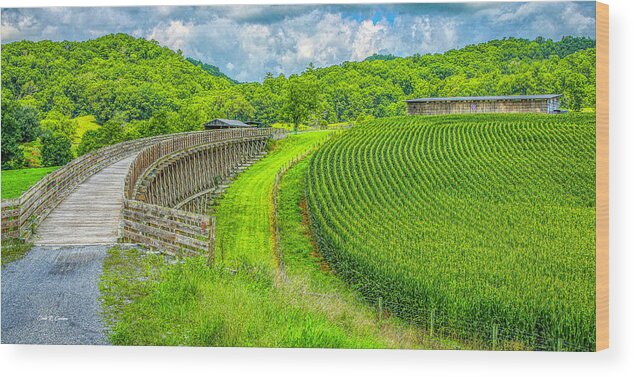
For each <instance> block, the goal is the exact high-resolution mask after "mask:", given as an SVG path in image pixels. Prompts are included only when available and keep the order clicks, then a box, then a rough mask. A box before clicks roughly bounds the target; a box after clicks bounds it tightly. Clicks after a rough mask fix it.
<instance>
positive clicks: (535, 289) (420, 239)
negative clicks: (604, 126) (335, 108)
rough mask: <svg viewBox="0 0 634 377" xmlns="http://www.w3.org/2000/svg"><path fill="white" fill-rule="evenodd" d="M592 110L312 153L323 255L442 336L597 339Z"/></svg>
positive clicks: (432, 124) (576, 343) (397, 127)
mask: <svg viewBox="0 0 634 377" xmlns="http://www.w3.org/2000/svg"><path fill="white" fill-rule="evenodd" d="M594 151H595V123H594V117H593V115H592V114H568V115H562V116H547V115H546V116H538V115H498V114H496V115H481V116H438V117H400V118H388V119H381V120H376V121H372V122H369V123H367V124H365V125H361V126H357V127H356V128H353V129H351V130H350V131H348V132H346V133H343V134H342V136H339V137H336V138H334V139H333V140H331V141H330V142H329V143H328V144H327V145H326V146H324V147H323V148H321V149H320V150H319V151H318V152H316V154H315V156H314V159H313V160H312V164H311V170H310V173H309V177H310V181H309V185H308V192H309V194H308V199H309V208H310V213H311V217H312V224H313V228H314V231H315V234H316V239H317V242H318V244H319V246H320V250H321V252H322V253H323V254H324V257H325V258H326V260H327V261H328V262H329V265H330V266H332V267H333V268H334V270H336V272H337V273H338V274H339V275H340V276H342V277H343V278H344V279H345V280H346V281H348V282H349V283H350V284H351V285H352V286H354V287H356V288H357V289H358V290H359V291H361V292H363V294H364V295H365V296H366V297H367V298H368V300H370V301H371V302H375V303H377V302H379V301H380V302H381V303H382V304H383V305H385V307H386V308H387V309H388V310H389V311H391V312H393V313H395V314H398V315H399V316H401V317H404V318H408V319H411V320H413V321H415V322H416V323H419V324H420V325H422V326H423V327H425V328H427V329H429V330H430V331H434V332H436V333H440V334H449V335H451V336H455V337H459V338H464V339H470V338H479V339H481V340H482V341H483V342H486V343H487V344H489V345H490V346H491V347H494V348H495V347H497V346H498V345H499V343H500V342H501V341H504V340H506V341H508V342H516V343H517V345H518V346H520V347H528V348H531V349H548V350H559V349H567V350H592V349H594V339H595V296H594V292H595V291H594V287H595V285H594V284H595V270H594V266H595V259H594V255H595V239H594V234H595V233H594V232H595V227H594V226H595V160H594Z"/></svg>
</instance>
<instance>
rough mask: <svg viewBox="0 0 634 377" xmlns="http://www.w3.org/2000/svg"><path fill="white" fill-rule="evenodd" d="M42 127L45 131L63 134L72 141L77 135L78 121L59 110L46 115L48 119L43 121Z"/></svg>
mask: <svg viewBox="0 0 634 377" xmlns="http://www.w3.org/2000/svg"><path fill="white" fill-rule="evenodd" d="M41 127H42V129H43V130H49V131H51V132H53V133H60V134H63V135H65V136H66V137H67V138H68V139H70V140H74V139H75V135H76V133H77V121H76V120H73V119H70V118H69V117H67V116H66V115H64V114H62V113H61V112H59V111H57V110H52V111H50V112H48V113H47V114H46V117H45V118H44V119H42V121H41Z"/></svg>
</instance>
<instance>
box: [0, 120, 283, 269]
mask: <svg viewBox="0 0 634 377" xmlns="http://www.w3.org/2000/svg"><path fill="white" fill-rule="evenodd" d="M284 135H285V133H284V131H282V130H278V129H256V128H254V129H230V130H215V131H200V132H189V133H181V134H172V135H163V136H158V137H152V138H145V139H137V140H132V141H127V142H123V143H119V144H115V145H112V146H108V147H104V148H101V149H99V150H96V151H93V152H91V153H89V154H86V155H84V156H81V157H79V158H77V159H75V160H73V161H71V162H70V163H69V164H67V165H66V166H64V167H62V168H60V169H58V170H56V171H55V172H53V173H51V174H49V175H47V176H46V177H44V178H43V179H42V180H40V181H39V182H37V183H36V184H35V185H34V186H32V187H31V188H30V189H29V190H28V191H26V192H24V193H23V194H22V196H20V198H18V199H13V200H5V201H3V202H2V238H3V239H6V238H19V239H22V240H25V241H29V242H33V243H34V244H39V245H94V244H113V243H115V242H118V241H119V242H121V241H122V242H129V243H136V244H141V245H144V246H146V247H150V248H156V249H160V250H161V251H163V252H166V253H172V254H176V253H183V254H199V253H205V254H207V255H209V257H210V258H212V259H213V247H214V235H215V218H214V217H213V216H210V215H209V205H210V203H211V200H212V199H213V197H214V196H215V195H217V194H218V193H219V192H220V191H222V190H223V189H224V188H225V187H226V185H227V184H228V182H229V180H230V179H231V178H232V177H233V176H234V175H235V174H236V173H238V172H240V171H241V170H243V169H245V168H246V167H247V166H248V165H250V164H251V163H253V162H254V161H256V160H257V159H259V158H261V157H262V156H263V155H264V154H265V153H266V145H267V142H268V140H269V139H271V138H280V137H283V136H284Z"/></svg>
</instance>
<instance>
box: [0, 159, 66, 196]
mask: <svg viewBox="0 0 634 377" xmlns="http://www.w3.org/2000/svg"><path fill="white" fill-rule="evenodd" d="M55 169H57V167H56V166H55V167H48V168H33V169H16V170H3V171H2V199H11V198H17V197H19V196H20V195H22V192H24V191H26V190H27V189H28V188H29V187H31V186H33V185H34V184H35V183H36V182H37V181H39V180H40V179H41V178H42V177H44V176H45V175H46V174H48V173H50V172H52V171H54V170H55Z"/></svg>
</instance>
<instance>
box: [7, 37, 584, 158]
mask: <svg viewBox="0 0 634 377" xmlns="http://www.w3.org/2000/svg"><path fill="white" fill-rule="evenodd" d="M595 52H596V51H595V42H594V41H593V40H592V39H589V38H583V37H564V38H563V39H561V40H560V41H552V40H550V39H544V38H537V39H535V40H532V41H530V40H526V39H516V38H506V39H501V40H493V41H489V42H486V43H481V44H476V45H469V46H466V47H464V48H461V49H456V50H450V51H447V52H445V53H443V54H425V55H414V56H410V57H404V58H401V57H395V56H392V55H374V56H371V57H368V59H366V60H365V61H362V62H343V63H341V64H338V65H334V66H330V67H325V68H316V67H314V66H313V65H312V64H310V65H309V66H308V67H307V68H306V69H305V70H304V71H303V72H301V73H299V74H292V75H290V76H288V77H286V76H285V75H284V74H280V75H278V76H274V75H272V74H270V73H269V74H267V75H266V77H265V78H264V79H263V81H262V82H261V83H260V82H251V83H237V82H236V81H234V80H232V79H230V78H228V77H227V76H225V75H224V74H223V73H221V72H220V70H218V69H217V67H214V66H211V65H208V64H205V63H203V62H200V61H197V60H194V59H191V58H186V57H184V56H183V55H182V53H181V52H180V51H176V52H174V51H172V50H170V49H168V48H165V47H161V46H159V45H158V42H156V41H147V40H145V39H142V38H134V37H131V36H129V35H125V34H114V35H107V36H104V37H100V38H97V39H94V40H89V41H85V42H68V41H63V42H51V41H41V42H30V41H20V42H13V43H8V44H4V45H2V168H3V169H7V168H19V167H23V166H24V165H25V161H24V158H23V156H22V154H23V151H22V145H24V143H28V142H32V141H34V140H38V141H39V142H41V145H42V150H41V153H42V164H43V165H51V164H53V165H59V164H63V163H65V162H67V161H68V160H70V159H72V158H73V157H74V154H73V152H71V148H70V144H71V143H72V141H73V140H75V136H76V132H77V124H76V122H74V121H73V119H74V118H76V117H79V116H83V115H94V116H95V119H96V120H97V122H98V123H99V124H101V127H99V128H98V129H97V130H91V131H88V132H86V133H85V134H84V136H83V137H82V138H81V141H80V142H79V145H78V146H77V148H76V149H75V151H76V154H77V155H81V154H84V153H87V152H89V151H91V150H93V149H96V148H99V147H101V146H104V145H108V144H112V143H116V142H120V141H123V140H129V139H134V138H139V137H145V136H154V135H159V134H164V133H171V132H180V131H192V130H198V129H202V125H203V124H204V123H205V122H207V121H209V120H211V119H213V118H217V117H221V118H233V119H240V120H243V121H244V120H257V121H260V122H261V123H262V124H264V125H271V124H275V123H279V122H287V123H290V124H292V125H293V126H294V127H297V126H298V125H300V124H308V125H315V126H319V125H325V124H330V123H338V122H357V121H363V120H365V119H369V118H375V117H376V118H380V117H387V116H395V115H403V114H405V112H406V107H405V103H404V102H403V100H405V99H410V98H417V97H435V96H439V97H445V96H472V95H507V94H542V93H562V94H563V95H564V97H563V106H564V107H567V108H569V109H571V110H579V109H582V108H593V107H594V106H595V105H594V104H595ZM45 154H46V156H45Z"/></svg>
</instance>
